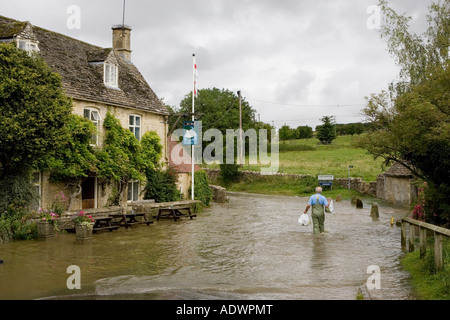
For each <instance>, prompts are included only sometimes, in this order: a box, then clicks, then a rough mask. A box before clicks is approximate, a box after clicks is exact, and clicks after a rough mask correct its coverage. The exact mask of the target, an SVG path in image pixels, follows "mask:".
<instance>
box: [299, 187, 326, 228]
mask: <svg viewBox="0 0 450 320" xmlns="http://www.w3.org/2000/svg"><path fill="white" fill-rule="evenodd" d="M321 193H322V188H321V187H317V188H316V194H315V195H312V196H311V198H309V202H308V205H307V206H306V209H305V213H307V212H308V210H309V208H310V207H312V214H311V218H312V221H313V231H314V234H315V235H318V234H319V233H323V232H325V227H324V224H325V211H326V212H330V211H329V210H328V206H329V205H330V202H331V198H329V199H328V200H327V199H326V198H325V197H324V196H323V195H321Z"/></svg>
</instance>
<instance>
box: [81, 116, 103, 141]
mask: <svg viewBox="0 0 450 320" xmlns="http://www.w3.org/2000/svg"><path fill="white" fill-rule="evenodd" d="M83 112H84V117H85V118H86V119H89V120H91V121H92V123H93V124H94V126H95V128H96V129H97V130H96V133H95V134H94V135H92V138H91V144H92V145H97V144H98V128H99V126H100V115H99V113H98V110H97V109H92V108H84V111H83Z"/></svg>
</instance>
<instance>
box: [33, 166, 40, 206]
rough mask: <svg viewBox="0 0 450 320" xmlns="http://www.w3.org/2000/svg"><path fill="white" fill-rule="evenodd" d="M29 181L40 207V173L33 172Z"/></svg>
mask: <svg viewBox="0 0 450 320" xmlns="http://www.w3.org/2000/svg"><path fill="white" fill-rule="evenodd" d="M31 183H32V184H33V186H34V190H35V191H36V194H37V195H38V196H39V207H41V203H42V202H41V198H42V193H41V192H42V175H41V173H40V172H37V171H36V172H33V176H32V180H31Z"/></svg>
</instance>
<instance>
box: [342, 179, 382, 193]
mask: <svg viewBox="0 0 450 320" xmlns="http://www.w3.org/2000/svg"><path fill="white" fill-rule="evenodd" d="M334 183H335V184H339V185H340V186H342V187H344V188H348V186H349V179H348V178H337V179H334ZM350 189H351V190H356V191H358V192H359V193H361V194H363V195H369V196H372V197H377V182H376V181H371V182H366V181H364V180H363V179H362V178H350Z"/></svg>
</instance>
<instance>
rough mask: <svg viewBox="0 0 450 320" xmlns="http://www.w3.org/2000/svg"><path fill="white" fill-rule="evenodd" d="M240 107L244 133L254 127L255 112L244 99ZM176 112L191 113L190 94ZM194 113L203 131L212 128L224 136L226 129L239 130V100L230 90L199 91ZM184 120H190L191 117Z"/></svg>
mask: <svg viewBox="0 0 450 320" xmlns="http://www.w3.org/2000/svg"><path fill="white" fill-rule="evenodd" d="M241 107H242V128H243V130H244V131H246V130H247V129H250V128H253V127H254V115H255V110H254V109H253V108H252V107H251V106H250V105H249V103H248V102H247V101H245V99H242V101H241ZM178 112H181V113H188V114H189V113H190V112H192V92H191V93H189V94H188V95H186V97H185V98H184V99H183V100H182V101H181V102H180V109H179V110H178ZM195 112H196V113H199V114H201V115H199V116H197V117H196V119H198V120H200V121H202V128H203V130H208V129H210V128H214V129H218V130H220V131H221V132H222V133H223V134H224V135H225V133H226V130H227V129H235V130H236V129H238V128H239V98H238V96H237V94H235V93H234V92H232V91H230V90H226V89H221V90H220V89H218V88H212V89H201V90H199V92H198V98H196V101H195ZM186 120H191V117H190V116H189V117H188V118H187V119H186ZM181 125H182V124H181Z"/></svg>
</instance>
